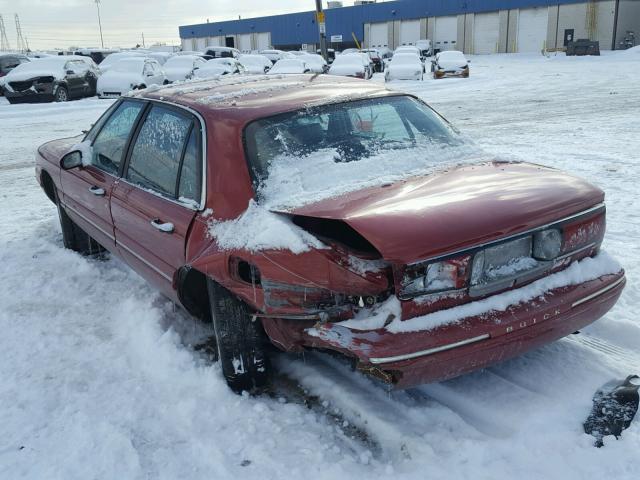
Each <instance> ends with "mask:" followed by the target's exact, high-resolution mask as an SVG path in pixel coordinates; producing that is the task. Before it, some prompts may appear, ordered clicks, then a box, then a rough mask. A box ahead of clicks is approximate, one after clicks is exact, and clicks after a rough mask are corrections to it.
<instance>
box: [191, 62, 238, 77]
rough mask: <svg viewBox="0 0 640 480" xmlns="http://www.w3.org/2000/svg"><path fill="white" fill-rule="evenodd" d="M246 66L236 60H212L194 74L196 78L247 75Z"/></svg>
mask: <svg viewBox="0 0 640 480" xmlns="http://www.w3.org/2000/svg"><path fill="white" fill-rule="evenodd" d="M245 72H246V70H245V68H244V66H243V65H242V64H241V63H240V62H239V61H238V60H236V59H235V58H232V57H226V58H212V59H211V60H207V62H206V63H205V64H204V65H203V66H202V67H200V68H199V69H197V70H196V71H195V72H194V74H193V75H194V77H196V78H208V77H215V76H217V75H234V74H239V73H245Z"/></svg>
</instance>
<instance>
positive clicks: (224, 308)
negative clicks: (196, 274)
mask: <svg viewBox="0 0 640 480" xmlns="http://www.w3.org/2000/svg"><path fill="white" fill-rule="evenodd" d="M207 290H208V293H209V303H210V306H211V318H212V320H213V327H214V331H215V337H216V343H217V348H218V359H219V360H220V364H221V366H222V373H223V375H224V378H225V380H226V382H227V385H229V387H230V388H231V390H233V391H234V392H236V393H240V392H242V391H243V390H244V391H247V392H255V391H260V390H261V389H262V388H263V387H265V386H266V385H267V383H268V381H269V370H270V368H269V359H268V357H267V354H266V349H265V346H266V342H267V338H266V335H265V333H264V330H263V329H262V325H261V323H260V321H258V320H257V319H252V317H251V313H250V312H249V308H248V307H247V305H246V304H245V303H244V302H242V301H241V300H240V299H238V298H237V297H236V296H235V295H233V294H232V293H231V292H230V291H229V290H227V289H226V288H224V287H222V286H220V285H218V284H217V283H216V282H214V281H213V280H211V279H207Z"/></svg>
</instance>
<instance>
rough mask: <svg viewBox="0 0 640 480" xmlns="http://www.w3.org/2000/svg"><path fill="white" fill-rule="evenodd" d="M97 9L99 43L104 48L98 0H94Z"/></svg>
mask: <svg viewBox="0 0 640 480" xmlns="http://www.w3.org/2000/svg"><path fill="white" fill-rule="evenodd" d="M95 2H96V8H97V9H98V27H100V45H102V48H104V40H103V39H102V22H101V21H100V0H95Z"/></svg>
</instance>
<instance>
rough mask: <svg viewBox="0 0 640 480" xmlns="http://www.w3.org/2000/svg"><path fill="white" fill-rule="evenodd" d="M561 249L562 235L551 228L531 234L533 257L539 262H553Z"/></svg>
mask: <svg viewBox="0 0 640 480" xmlns="http://www.w3.org/2000/svg"><path fill="white" fill-rule="evenodd" d="M561 249H562V233H561V232H560V230H558V229H555V228H552V229H549V230H542V231H541V232H536V233H534V234H533V256H534V258H538V259H540V260H553V259H554V258H556V257H557V256H558V255H560V251H561Z"/></svg>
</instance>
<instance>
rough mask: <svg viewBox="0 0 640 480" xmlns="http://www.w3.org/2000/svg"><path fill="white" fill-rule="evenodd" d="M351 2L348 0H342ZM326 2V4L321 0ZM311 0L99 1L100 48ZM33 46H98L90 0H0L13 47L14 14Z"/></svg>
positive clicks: (161, 38) (160, 38) (166, 37)
mask: <svg viewBox="0 0 640 480" xmlns="http://www.w3.org/2000/svg"><path fill="white" fill-rule="evenodd" d="M344 4H345V5H352V4H353V1H352V0H350V1H345V2H344ZM325 6H326V2H325ZM314 8H315V1H314V0H271V1H269V0H155V1H149V0H146V1H145V0H141V1H135V0H132V1H127V0H100V16H101V18H102V32H103V36H104V43H105V47H107V46H108V47H116V46H120V47H131V46H134V45H135V44H136V43H142V32H144V37H145V41H146V44H147V46H148V45H150V44H151V43H155V42H166V43H173V44H178V43H179V41H180V38H179V36H178V26H179V25H188V24H193V23H204V22H206V21H207V18H208V19H209V20H210V21H212V22H214V21H220V20H231V19H236V18H238V15H241V16H242V18H248V17H256V16H262V15H273V14H278V13H289V12H298V11H304V10H313V9H314ZM16 13H17V14H18V15H19V16H20V24H21V26H22V34H23V36H25V37H26V38H27V41H28V43H29V47H30V48H31V49H32V50H35V49H47V48H56V47H58V48H66V47H69V46H72V45H73V46H86V47H89V46H100V33H99V30H98V18H97V10H96V4H95V1H94V0H55V1H54V0H0V15H2V16H3V19H4V25H5V28H6V31H7V37H8V38H9V43H10V44H11V46H12V47H13V48H15V46H16V27H15V21H14V14H16Z"/></svg>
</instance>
